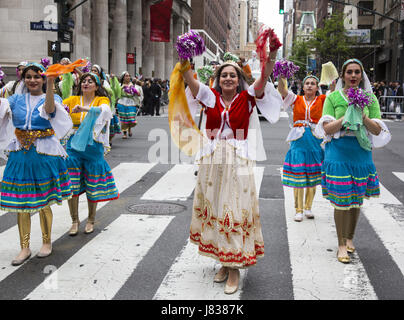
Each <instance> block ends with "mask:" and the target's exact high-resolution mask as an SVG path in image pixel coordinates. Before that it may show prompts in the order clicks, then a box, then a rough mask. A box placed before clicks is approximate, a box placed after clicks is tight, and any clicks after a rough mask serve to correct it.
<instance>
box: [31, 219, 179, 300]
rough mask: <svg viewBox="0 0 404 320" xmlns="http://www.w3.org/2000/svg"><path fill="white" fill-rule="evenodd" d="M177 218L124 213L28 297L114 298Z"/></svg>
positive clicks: (47, 298)
mask: <svg viewBox="0 0 404 320" xmlns="http://www.w3.org/2000/svg"><path fill="white" fill-rule="evenodd" d="M173 218H174V217H172V216H143V215H126V214H123V215H121V216H120V217H119V218H118V219H116V220H115V221H114V222H113V223H111V224H110V225H109V226H108V227H107V228H106V230H103V231H102V232H101V233H100V234H99V235H97V236H96V237H95V238H94V239H93V240H91V241H90V242H89V243H88V244H86V245H85V246H84V247H83V248H82V249H80V250H79V251H78V252H77V253H76V254H75V255H73V256H72V257H71V258H70V259H69V260H68V261H67V262H66V263H64V264H63V265H62V266H61V267H60V268H59V269H58V270H57V271H56V272H52V274H51V275H50V276H49V277H48V278H47V279H46V280H45V281H44V282H42V284H40V285H39V286H38V287H37V288H36V289H35V290H33V291H32V292H31V293H30V294H29V295H28V296H27V297H25V299H31V300H55V299H56V300H111V299H112V298H113V297H114V296H115V295H116V293H117V292H118V291H119V289H120V288H121V287H122V286H123V285H124V284H125V282H126V281H127V280H128V278H129V277H130V275H131V274H132V272H133V270H135V268H136V266H137V265H138V263H139V262H140V261H141V260H142V259H143V257H144V256H145V255H146V254H147V252H148V251H149V249H150V248H151V247H152V246H153V245H154V243H155V242H156V240H157V239H158V238H159V237H160V235H161V233H162V232H163V231H164V229H165V228H166V227H167V226H168V224H169V223H170V222H171V220H172V219H173Z"/></svg>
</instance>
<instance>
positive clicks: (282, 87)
mask: <svg viewBox="0 0 404 320" xmlns="http://www.w3.org/2000/svg"><path fill="white" fill-rule="evenodd" d="M286 84H287V80H286V78H284V77H279V80H278V91H279V93H280V94H281V96H282V98H284V99H285V98H286V96H287V95H288V93H289V91H288V88H287V87H286Z"/></svg>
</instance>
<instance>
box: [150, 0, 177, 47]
mask: <svg viewBox="0 0 404 320" xmlns="http://www.w3.org/2000/svg"><path fill="white" fill-rule="evenodd" d="M172 7H173V0H163V1H161V2H159V3H156V4H153V5H151V6H150V41H155V42H170V41H171V39H170V25H171V23H170V21H171V10H172Z"/></svg>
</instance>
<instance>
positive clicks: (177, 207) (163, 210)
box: [127, 202, 187, 215]
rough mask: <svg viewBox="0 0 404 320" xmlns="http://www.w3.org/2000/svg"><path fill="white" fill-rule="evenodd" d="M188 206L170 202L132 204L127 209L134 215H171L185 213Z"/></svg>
mask: <svg viewBox="0 0 404 320" xmlns="http://www.w3.org/2000/svg"><path fill="white" fill-rule="evenodd" d="M186 209H187V207H186V206H184V205H182V204H177V203H169V202H153V203H138V204H131V205H129V206H128V207H127V210H128V211H129V212H130V213H134V214H150V215H170V214H177V213H181V212H183V211H185V210H186Z"/></svg>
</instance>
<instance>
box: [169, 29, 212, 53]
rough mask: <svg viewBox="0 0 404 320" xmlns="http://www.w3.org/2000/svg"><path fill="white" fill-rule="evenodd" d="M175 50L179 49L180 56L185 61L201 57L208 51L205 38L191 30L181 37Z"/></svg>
mask: <svg viewBox="0 0 404 320" xmlns="http://www.w3.org/2000/svg"><path fill="white" fill-rule="evenodd" d="M175 48H176V49H177V52H178V56H179V57H180V58H181V59H183V60H187V59H190V58H192V57H195V56H199V55H201V54H202V53H204V52H205V50H206V47H205V42H204V41H203V38H202V37H201V36H200V35H199V33H198V32H196V31H194V30H190V31H189V32H187V33H185V34H183V35H181V36H179V37H178V38H177V43H176V44H175Z"/></svg>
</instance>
